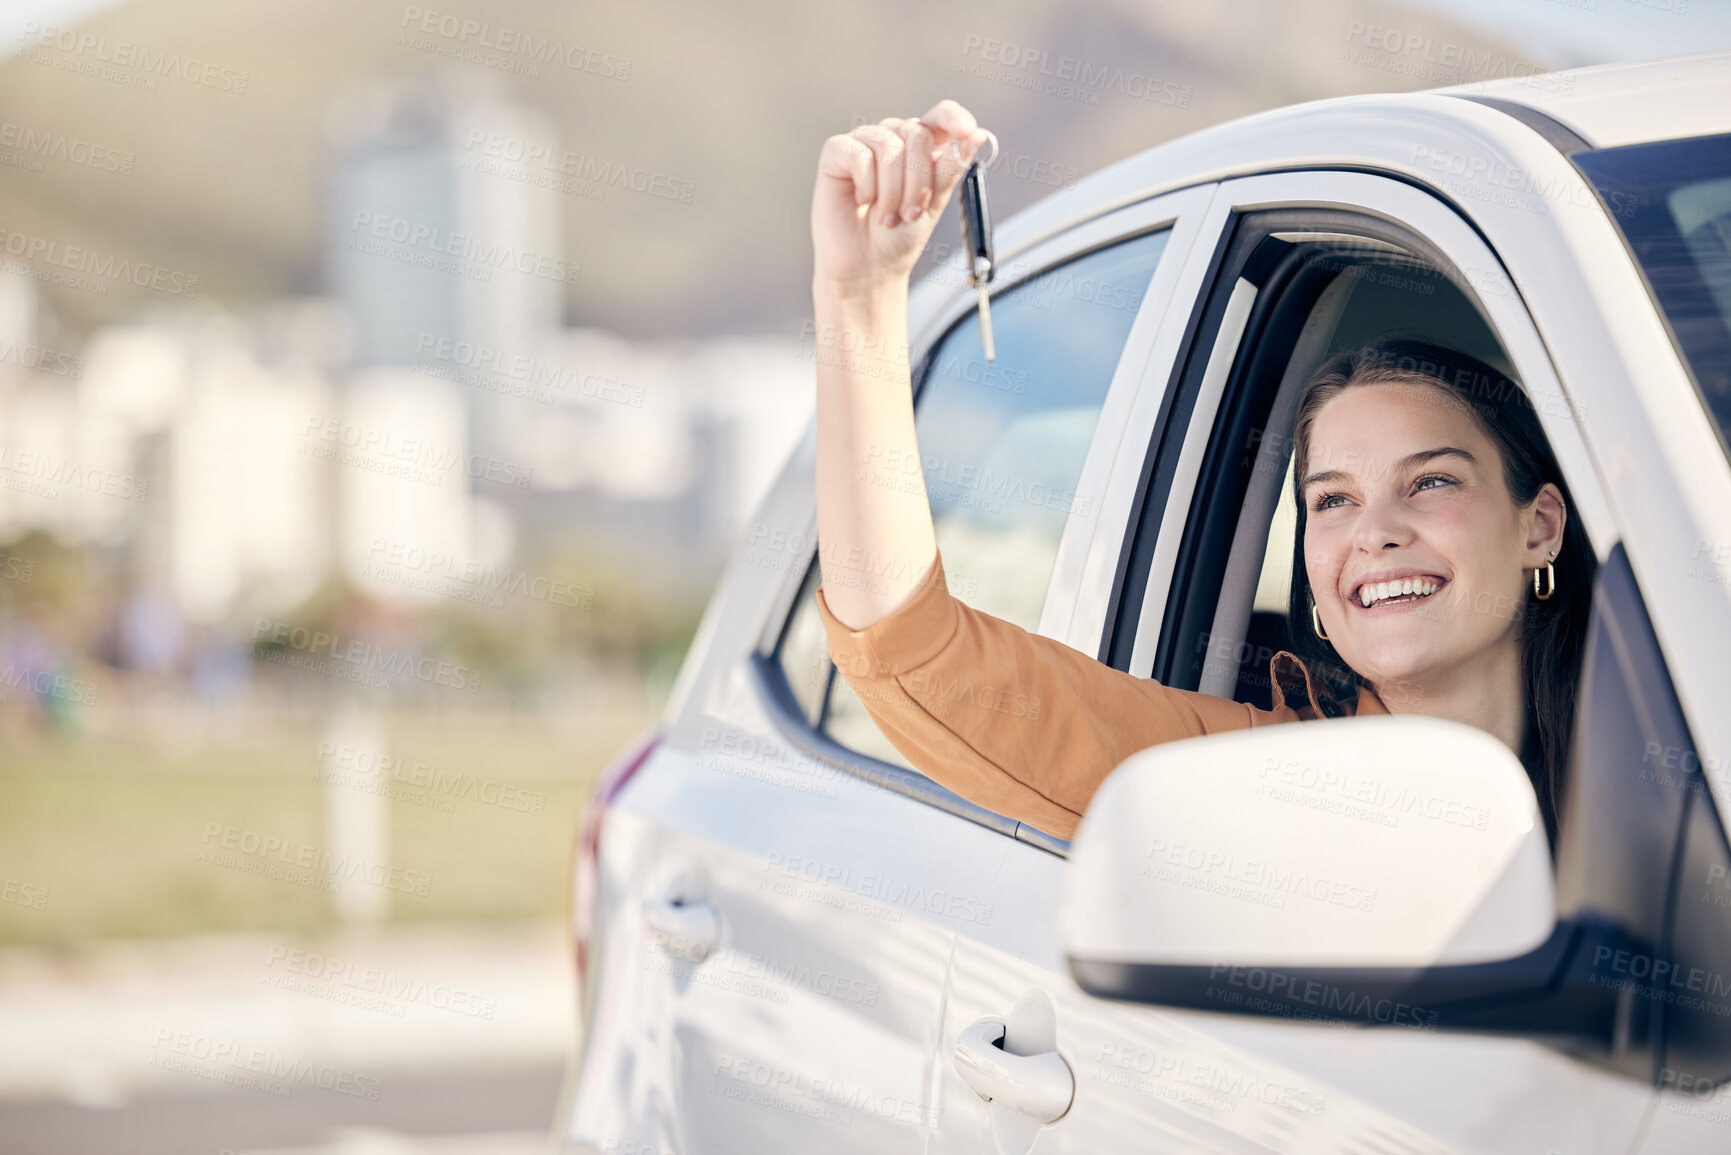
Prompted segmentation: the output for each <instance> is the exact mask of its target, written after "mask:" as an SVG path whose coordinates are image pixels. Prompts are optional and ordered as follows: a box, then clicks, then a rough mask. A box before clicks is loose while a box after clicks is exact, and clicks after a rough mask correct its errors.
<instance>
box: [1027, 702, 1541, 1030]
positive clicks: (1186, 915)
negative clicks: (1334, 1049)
mask: <svg viewBox="0 0 1731 1155" xmlns="http://www.w3.org/2000/svg"><path fill="white" fill-rule="evenodd" d="M1062 898H1063V901H1062V903H1061V905H1060V908H1059V910H1060V914H1059V923H1058V933H1059V938H1060V941H1061V943H1062V946H1063V950H1064V953H1065V955H1066V957H1067V958H1068V960H1069V965H1070V971H1071V974H1072V975H1073V976H1074V977H1075V979H1076V981H1077V983H1078V984H1080V985H1081V987H1082V988H1083V989H1084V990H1086V991H1088V992H1089V993H1090V994H1094V995H1099V996H1102V997H1107V998H1116V999H1128V1000H1134V1001H1137V1002H1144V1003H1154V1004H1161V1005H1167V1006H1182V1007H1191V1008H1194V1009H1200V1010H1215V1011H1223V1012H1229V1013H1239V1014H1267V1015H1281V1016H1285V1017H1314V1018H1322V1019H1337V1020H1346V1021H1352V1022H1360V1023H1379V1022H1381V1023H1389V1024H1396V1025H1408V1026H1415V1025H1416V1026H1424V1025H1430V1026H1436V1025H1457V1024H1443V1023H1442V1019H1443V1018H1445V1017H1446V1016H1445V1012H1446V1011H1448V1010H1449V1009H1450V1008H1464V1007H1467V1006H1475V1005H1479V1004H1482V1002H1483V1000H1484V999H1485V998H1486V997H1488V996H1518V995H1519V994H1520V993H1521V992H1523V991H1531V992H1539V991H1542V990H1543V989H1544V987H1545V983H1546V981H1547V980H1548V979H1553V978H1554V977H1555V976H1556V975H1557V973H1558V964H1559V957H1560V954H1559V951H1560V947H1561V944H1560V941H1559V940H1560V938H1561V937H1563V936H1561V935H1560V934H1559V931H1558V924H1557V901H1556V893H1555V889H1554V884H1553V879H1552V867H1551V857H1550V853H1549V849H1548V846H1547V843H1546V840H1545V833H1544V825H1543V822H1542V821H1541V818H1540V815H1539V809H1538V803H1537V801H1536V799H1535V797H1534V795H1533V789H1532V785H1531V783H1530V782H1529V781H1528V778H1527V775H1526V772H1525V770H1524V769H1523V768H1522V766H1521V763H1520V761H1519V760H1518V759H1517V758H1516V757H1515V756H1514V754H1513V753H1512V752H1510V750H1509V749H1508V747H1507V746H1505V745H1504V744H1503V743H1501V742H1500V741H1498V740H1497V739H1496V738H1494V737H1492V736H1491V735H1489V734H1487V733H1485V732H1483V731H1481V730H1478V729H1476V728H1473V727H1470V726H1466V725H1464V724H1461V723H1458V722H1450V721H1445V720H1443V719H1438V718H1421V717H1412V716H1406V717H1386V718H1383V717H1373V718H1343V719H1335V720H1317V721H1313V722H1305V723H1303V724H1289V725H1279V726H1267V727H1254V728H1252V729H1248V730H1243V731H1238V732H1234V733H1230V734H1220V735H1213V736H1209V737H1205V738H1195V739H1189V740H1186V741H1181V742H1172V743H1166V744H1163V745H1160V746H1155V747H1151V748H1150V749H1147V750H1143V751H1141V752H1140V753H1138V754H1135V755H1133V756H1131V757H1130V758H1128V759H1126V760H1125V761H1124V762H1123V763H1121V764H1120V765H1119V766H1118V767H1117V768H1116V769H1115V770H1113V772H1112V773H1111V775H1110V776H1109V777H1108V778H1107V779H1106V780H1105V782H1104V783H1102V784H1101V786H1100V788H1099V789H1098V790H1097V791H1096V792H1095V795H1094V797H1093V800H1092V801H1091V802H1090V804H1089V806H1088V809H1087V812H1086V814H1085V815H1084V816H1083V819H1082V823H1081V826H1080V828H1079V829H1078V831H1077V834H1076V837H1075V839H1074V840H1073V842H1072V844H1071V848H1070V862H1069V865H1068V866H1067V867H1066V871H1065V877H1064V883H1063V896H1062ZM1535 997H1538V996H1537V995H1536V994H1535ZM1415 1018H1416V1019H1418V1020H1424V1021H1414V1020H1415ZM1458 1025H1461V1026H1464V1027H1467V1028H1469V1029H1470V1028H1472V1027H1475V1026H1484V1025H1485V1021H1484V1020H1483V1019H1482V1018H1474V1017H1473V1015H1471V1014H1466V1015H1463V1016H1461V1021H1460V1023H1459V1024H1458Z"/></svg>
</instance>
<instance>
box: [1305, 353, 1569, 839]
mask: <svg viewBox="0 0 1731 1155" xmlns="http://www.w3.org/2000/svg"><path fill="white" fill-rule="evenodd" d="M1400 383H1412V384H1415V385H1422V386H1423V387H1425V388H1435V389H1441V390H1444V391H1446V392H1448V393H1449V394H1451V395H1452V396H1453V397H1454V398H1455V399H1456V400H1457V401H1458V402H1460V403H1461V404H1463V405H1465V406H1466V408H1467V410H1468V411H1469V412H1470V413H1471V414H1472V415H1473V418H1474V420H1475V421H1477V422H1478V425H1479V427H1480V428H1481V429H1483V430H1484V431H1485V433H1486V434H1488V435H1489V436H1490V438H1491V440H1492V441H1493V442H1494V443H1495V444H1496V446H1497V450H1498V453H1499V455H1500V456H1501V458H1502V466H1503V482H1504V484H1505V485H1506V486H1507V487H1508V491H1509V496H1510V497H1511V498H1513V499H1514V502H1515V504H1516V505H1517V506H1521V507H1525V506H1527V505H1530V504H1531V503H1532V501H1533V499H1534V498H1536V497H1537V496H1538V493H1539V490H1540V489H1541V488H1542V487H1543V486H1544V484H1545V483H1546V482H1550V483H1552V484H1554V485H1555V486H1556V487H1557V488H1558V489H1559V490H1561V491H1562V494H1563V503H1564V506H1565V507H1572V506H1573V499H1572V498H1571V496H1570V494H1569V487H1568V485H1566V484H1565V483H1564V481H1563V473H1562V470H1561V469H1560V468H1559V467H1558V466H1557V459H1556V457H1555V455H1553V454H1552V452H1551V448H1550V444H1549V443H1548V442H1547V441H1546V439H1545V434H1544V430H1543V429H1542V428H1541V427H1540V425H1539V419H1538V415H1537V413H1536V412H1535V410H1534V408H1533V404H1532V402H1531V400H1530V399H1529V398H1528V397H1527V395H1526V394H1525V393H1524V392H1523V391H1522V390H1521V389H1520V387H1519V386H1517V385H1515V384H1514V382H1512V381H1510V380H1509V379H1508V378H1506V377H1504V376H1503V375H1502V374H1501V373H1499V372H1497V371H1496V370H1495V369H1493V368H1491V367H1490V366H1489V365H1487V364H1485V363H1484V362H1483V361H1480V360H1478V359H1477V358H1475V357H1471V356H1469V355H1467V354H1465V353H1462V352H1459V351H1458V350H1454V349H1448V348H1444V347H1443V346H1440V345H1433V344H1430V343H1428V342H1424V341H1415V340H1397V341H1384V342H1380V343H1377V344H1374V345H1367V346H1365V347H1363V348H1360V349H1355V350H1350V351H1348V352H1344V353H1339V354H1336V355H1335V356H1333V357H1331V358H1329V359H1328V360H1327V361H1326V362H1324V363H1323V364H1322V365H1321V366H1320V367H1319V368H1318V369H1317V371H1316V372H1315V373H1314V374H1313V375H1312V376H1311V378H1310V381H1309V382H1308V383H1307V384H1306V385H1305V388H1304V393H1303V395H1302V396H1301V397H1300V399H1299V403H1298V416H1297V420H1296V422H1295V425H1294V429H1293V472H1292V498H1293V501H1294V503H1295V504H1296V506H1297V510H1298V526H1297V532H1296V534H1295V536H1294V540H1293V560H1292V590H1291V595H1290V598H1289V601H1288V606H1287V610H1288V614H1289V617H1288V620H1289V621H1290V622H1291V623H1292V626H1291V633H1292V641H1293V649H1294V651H1295V652H1296V653H1297V654H1298V656H1299V657H1300V658H1303V659H1305V661H1306V664H1307V665H1311V666H1312V667H1313V672H1314V673H1316V674H1318V675H1319V676H1321V677H1322V678H1324V679H1325V680H1327V681H1329V682H1330V683H1331V684H1332V685H1333V686H1334V688H1335V689H1336V691H1337V693H1340V694H1342V695H1350V694H1352V693H1355V692H1356V691H1357V688H1358V687H1359V686H1360V685H1368V684H1369V683H1368V682H1366V681H1365V680H1364V679H1362V678H1360V677H1359V676H1358V675H1357V674H1356V673H1355V672H1353V671H1352V670H1351V669H1350V667H1348V666H1347V665H1346V663H1345V662H1344V661H1343V660H1342V659H1341V656H1340V654H1339V653H1337V652H1336V651H1335V649H1334V647H1333V646H1332V645H1330V644H1329V643H1328V642H1326V641H1324V640H1323V639H1321V638H1319V637H1317V636H1316V632H1315V630H1314V629H1312V628H1311V624H1310V606H1311V593H1310V578H1309V575H1308V574H1307V573H1306V571H1305V563H1304V529H1305V521H1306V518H1305V514H1306V512H1307V511H1306V508H1305V504H1304V494H1303V492H1302V491H1301V487H1300V482H1301V481H1302V479H1303V478H1304V476H1305V473H1306V471H1307V468H1308V464H1307V463H1308V459H1309V456H1310V433H1311V427H1312V425H1313V424H1314V423H1315V420H1316V415H1317V413H1318V412H1319V411H1320V410H1321V408H1322V407H1323V406H1324V405H1325V404H1327V403H1328V402H1329V401H1330V400H1332V399H1333V398H1334V397H1336V396H1338V395H1339V394H1340V393H1341V392H1342V391H1344V390H1346V389H1349V388H1351V387H1352V386H1354V385H1374V384H1400ZM1552 564H1553V565H1554V566H1555V567H1556V593H1555V594H1554V595H1553V596H1551V597H1550V598H1547V599H1545V600H1543V601H1540V600H1538V599H1536V598H1533V597H1531V596H1528V597H1526V598H1525V607H1524V609H1523V611H1522V615H1521V617H1522V630H1521V671H1522V683H1523V689H1524V691H1525V693H1524V698H1525V710H1526V727H1525V739H1524V741H1523V742H1522V749H1521V763H1522V765H1524V766H1525V767H1526V770H1527V776H1528V777H1529V778H1531V779H1532V783H1533V790H1534V793H1535V794H1536V795H1537V796H1538V802H1539V811H1540V813H1541V814H1542V815H1543V816H1544V820H1545V833H1546V834H1547V835H1548V836H1549V838H1550V842H1551V845H1552V847H1553V848H1554V847H1555V846H1556V839H1557V815H1558V813H1559V812H1560V808H1561V804H1562V789H1563V775H1564V771H1565V770H1566V768H1567V765H1568V757H1569V743H1570V738H1571V736H1572V734H1573V731H1574V718H1575V698H1576V689H1577V686H1578V684H1579V682H1580V674H1581V658H1582V650H1583V646H1584V642H1585V638H1586V629H1587V618H1588V614H1589V611H1590V610H1591V603H1592V589H1593V577H1594V574H1595V573H1596V571H1597V569H1598V562H1597V560H1596V559H1595V558H1594V556H1593V551H1592V549H1591V547H1590V546H1589V545H1588V543H1587V536H1586V531H1585V530H1584V529H1583V528H1582V526H1581V523H1580V519H1579V518H1577V517H1575V516H1574V515H1573V512H1572V509H1571V511H1570V512H1569V514H1568V515H1567V516H1566V517H1565V520H1564V527H1563V544H1562V547H1561V548H1560V549H1559V550H1558V551H1557V557H1556V560H1555V561H1554V562H1553V563H1552Z"/></svg>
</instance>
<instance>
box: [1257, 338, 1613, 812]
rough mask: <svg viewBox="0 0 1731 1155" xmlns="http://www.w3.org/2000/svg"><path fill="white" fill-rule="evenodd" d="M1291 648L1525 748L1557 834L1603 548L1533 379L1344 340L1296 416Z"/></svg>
mask: <svg viewBox="0 0 1731 1155" xmlns="http://www.w3.org/2000/svg"><path fill="white" fill-rule="evenodd" d="M1293 445H1294V454H1295V457H1294V460H1295V468H1294V477H1295V479H1296V480H1295V482H1294V487H1293V501H1294V505H1295V508H1296V510H1297V516H1298V523H1297V534H1296V538H1295V543H1294V558H1293V568H1292V591H1291V597H1290V606H1289V610H1290V613H1291V615H1292V616H1291V619H1290V620H1291V621H1293V622H1295V623H1300V624H1302V623H1305V622H1309V623H1310V626H1311V629H1310V631H1309V633H1308V634H1307V633H1306V632H1305V631H1304V630H1303V629H1302V628H1299V629H1295V631H1294V634H1295V641H1294V648H1295V650H1296V651H1297V652H1298V654H1299V656H1300V657H1302V658H1306V659H1309V664H1310V665H1311V666H1312V667H1313V669H1314V672H1315V673H1316V674H1317V675H1318V676H1319V677H1323V678H1326V679H1328V680H1329V681H1330V682H1331V683H1332V684H1333V686H1334V688H1335V690H1336V691H1337V693H1339V694H1341V695H1342V696H1346V695H1350V694H1351V693H1354V692H1356V691H1358V690H1360V689H1366V690H1369V691H1370V692H1373V693H1376V694H1378V696H1379V697H1380V698H1381V699H1382V700H1383V702H1384V704H1385V705H1387V706H1388V707H1389V709H1390V710H1391V711H1392V712H1394V713H1423V714H1430V715H1434V716H1437V717H1444V718H1454V719H1456V720H1458V721H1463V722H1468V723H1471V724H1473V725H1476V726H1478V727H1480V728H1481V729H1484V730H1487V731H1489V732H1490V733H1492V734H1494V735H1496V736H1497V737H1498V738H1500V739H1502V740H1503V741H1504V742H1505V743H1506V744H1508V746H1509V747H1510V748H1511V749H1513V750H1515V751H1517V752H1518V753H1519V754H1520V756H1521V761H1522V763H1523V764H1524V765H1525V766H1526V768H1527V773H1528V775H1529V776H1530V777H1531V778H1532V780H1533V788H1534V790H1535V791H1536V792H1537V794H1538V798H1539V807H1540V811H1541V813H1543V814H1544V815H1545V817H1546V823H1547V825H1548V826H1549V827H1550V831H1549V832H1550V833H1551V834H1552V835H1553V838H1554V835H1555V815H1556V812H1557V808H1558V803H1559V801H1560V796H1561V785H1562V774H1563V767H1564V765H1565V763H1566V760H1567V755H1568V737H1569V734H1570V733H1571V731H1572V728H1573V720H1574V711H1575V687H1576V684H1577V682H1578V681H1579V675H1580V667H1581V639H1582V638H1583V637H1584V636H1585V631H1586V623H1587V613H1588V609H1589V601H1590V597H1589V595H1590V592H1591V590H1592V583H1593V572H1594V569H1595V568H1596V567H1595V562H1594V559H1593V556H1592V551H1591V549H1590V548H1589V547H1588V544H1587V540H1586V535H1585V534H1584V533H1583V531H1582V529H1581V527H1580V525H1579V522H1578V521H1576V520H1574V519H1571V518H1570V517H1569V516H1568V504H1569V501H1568V495H1567V490H1566V487H1565V485H1564V482H1563V479H1562V478H1563V475H1562V471H1561V469H1559V468H1558V466H1557V462H1556V459H1555V457H1554V456H1553V455H1552V454H1551V451H1550V448H1549V446H1548V445H1547V444H1546V442H1545V437H1544V434H1543V432H1542V431H1541V429H1540V427H1539V422H1538V417H1537V415H1536V413H1535V412H1534V411H1533V408H1532V405H1531V404H1530V403H1529V402H1528V401H1527V399H1526V396H1525V395H1524V394H1523V393H1521V392H1520V390H1519V389H1517V388H1515V387H1513V386H1512V384H1511V383H1510V382H1509V381H1508V380H1507V379H1506V378H1505V377H1503V375H1502V374H1500V373H1498V372H1497V371H1496V370H1494V369H1492V368H1491V367H1490V366H1489V365H1486V364H1485V363H1484V362H1482V361H1479V360H1477V359H1476V358H1473V357H1470V356H1468V355H1466V354H1464V353H1461V352H1458V351H1456V350H1452V349H1445V348H1443V347H1441V346H1438V345H1433V344H1428V343H1424V342H1419V341H1394V342H1387V343H1383V344H1378V345H1372V346H1368V347H1365V348H1362V349H1359V350H1356V351H1351V352H1346V353H1341V354H1339V355H1337V356H1336V357H1334V358H1332V359H1331V360H1330V361H1328V362H1327V363H1326V364H1324V365H1323V366H1322V367H1321V368H1320V369H1318V370H1317V372H1316V374H1315V375H1314V376H1313V377H1312V378H1311V380H1310V383H1309V385H1308V386H1307V387H1306V389H1305V391H1304V394H1303V397H1302V399H1301V400H1300V402H1299V407H1298V419H1297V423H1296V426H1295V429H1294V431H1293Z"/></svg>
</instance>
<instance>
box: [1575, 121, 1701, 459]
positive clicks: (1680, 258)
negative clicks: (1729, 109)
mask: <svg viewBox="0 0 1731 1155" xmlns="http://www.w3.org/2000/svg"><path fill="white" fill-rule="evenodd" d="M1571 159H1572V160H1574V162H1575V164H1576V165H1578V166H1579V167H1580V169H1581V171H1582V172H1583V173H1584V174H1586V177H1587V179H1588V180H1589V181H1591V182H1592V183H1593V186H1594V187H1595V188H1596V189H1597V190H1598V192H1599V195H1600V196H1601V197H1602V198H1603V199H1604V203H1605V207H1606V208H1607V209H1608V210H1609V211H1610V214H1611V219H1612V220H1614V221H1616V222H1617V227H1618V228H1619V229H1621V230H1622V232H1623V236H1624V237H1625V238H1626V239H1627V240H1628V242H1629V248H1630V250H1631V251H1632V252H1633V253H1634V255H1635V259H1636V260H1637V261H1638V262H1640V265H1641V271H1642V273H1644V274H1645V275H1646V278H1647V287H1648V289H1649V290H1650V291H1651V292H1652V294H1653V298H1654V300H1656V301H1657V302H1658V303H1659V308H1660V311H1661V312H1662V313H1663V314H1664V316H1665V320H1666V321H1667V322H1669V324H1670V326H1671V332H1672V334H1673V335H1674V336H1675V338H1676V341H1677V345H1678V348H1680V349H1681V350H1682V353H1683V357H1684V360H1685V361H1686V362H1687V364H1688V366H1689V371H1690V373H1691V375H1692V376H1693V377H1694V379H1695V387H1696V388H1697V389H1699V390H1700V392H1701V398H1702V400H1703V401H1705V402H1706V403H1707V411H1708V412H1709V413H1711V414H1712V415H1713V419H1714V421H1715V423H1716V424H1717V425H1718V427H1719V436H1720V439H1721V440H1722V441H1724V442H1725V444H1726V447H1727V448H1728V449H1731V134H1727V135H1724V136H1705V137H1692V138H1689V139H1685V140H1668V141H1661V142H1659V143H1657V144H1638V145H1629V146H1627V147H1624V148H1609V149H1598V150H1595V151H1592V152H1582V153H1577V154H1575V155H1574V156H1573V157H1572V158H1571Z"/></svg>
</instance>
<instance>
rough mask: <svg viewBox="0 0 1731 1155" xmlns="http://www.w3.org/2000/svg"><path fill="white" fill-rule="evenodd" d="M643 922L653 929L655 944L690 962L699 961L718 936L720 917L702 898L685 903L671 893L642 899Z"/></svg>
mask: <svg viewBox="0 0 1731 1155" xmlns="http://www.w3.org/2000/svg"><path fill="white" fill-rule="evenodd" d="M643 921H644V922H647V923H648V924H649V928H650V929H651V930H653V931H654V932H655V941H656V945H658V946H660V947H661V948H662V949H664V950H665V951H667V953H668V954H672V955H677V956H678V957H680V958H682V959H687V960H689V961H690V962H698V963H700V962H702V961H703V960H704V959H706V958H708V957H709V955H710V952H712V951H713V950H714V949H715V944H716V943H717V942H718V941H719V940H720V939H721V916H720V915H718V914H716V912H715V908H714V907H713V906H711V905H710V904H709V903H707V902H704V901H702V900H701V899H699V900H697V901H695V902H687V901H685V900H684V899H681V898H679V897H677V896H674V895H663V896H661V897H660V898H650V899H645V900H644V903H643Z"/></svg>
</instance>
